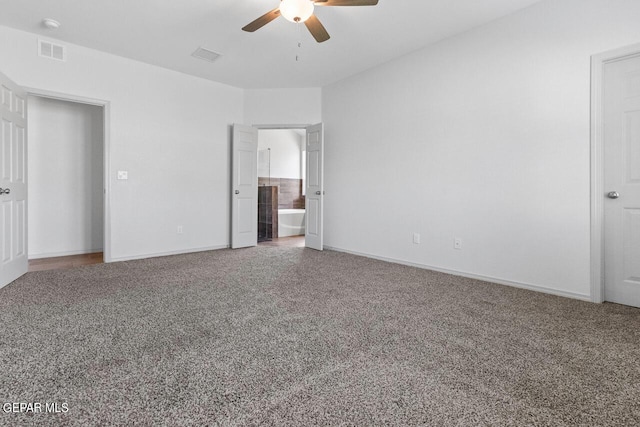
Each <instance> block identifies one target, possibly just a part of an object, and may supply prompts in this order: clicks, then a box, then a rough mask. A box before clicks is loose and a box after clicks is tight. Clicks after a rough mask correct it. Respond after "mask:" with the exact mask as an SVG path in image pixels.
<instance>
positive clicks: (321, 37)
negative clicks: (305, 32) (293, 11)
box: [304, 15, 330, 43]
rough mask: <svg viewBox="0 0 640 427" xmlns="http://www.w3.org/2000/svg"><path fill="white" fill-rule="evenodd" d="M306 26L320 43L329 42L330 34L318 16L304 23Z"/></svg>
mask: <svg viewBox="0 0 640 427" xmlns="http://www.w3.org/2000/svg"><path fill="white" fill-rule="evenodd" d="M304 25H306V26H307V28H308V29H309V32H310V33H311V35H312V36H313V38H314V39H316V41H317V42H318V43H322V42H326V41H327V40H329V38H330V36H329V33H327V30H326V29H325V28H324V26H323V25H322V24H321V23H320V20H319V19H318V17H317V16H316V15H311V16H310V17H309V19H307V20H306V21H304Z"/></svg>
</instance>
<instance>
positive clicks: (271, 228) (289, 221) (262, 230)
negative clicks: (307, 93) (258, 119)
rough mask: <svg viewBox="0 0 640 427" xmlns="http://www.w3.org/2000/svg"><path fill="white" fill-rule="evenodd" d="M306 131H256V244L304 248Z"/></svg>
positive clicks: (299, 129)
mask: <svg viewBox="0 0 640 427" xmlns="http://www.w3.org/2000/svg"><path fill="white" fill-rule="evenodd" d="M306 134H307V133H306V128H286V129H259V130H258V174H257V175H258V244H260V245H265V246H295V247H304V246H305V244H304V241H305V237H304V236H305V222H306V221H305V219H306V211H305V168H306V162H305V157H306Z"/></svg>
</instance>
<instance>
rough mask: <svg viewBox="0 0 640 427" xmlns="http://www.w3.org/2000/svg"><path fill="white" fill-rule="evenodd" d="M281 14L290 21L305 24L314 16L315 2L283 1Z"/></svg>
mask: <svg viewBox="0 0 640 427" xmlns="http://www.w3.org/2000/svg"><path fill="white" fill-rule="evenodd" d="M280 13H281V14H282V16H284V17H285V19H287V20H288V21H291V22H304V21H306V20H307V19H309V17H310V16H311V15H313V2H311V1H310V0H282V2H281V3H280Z"/></svg>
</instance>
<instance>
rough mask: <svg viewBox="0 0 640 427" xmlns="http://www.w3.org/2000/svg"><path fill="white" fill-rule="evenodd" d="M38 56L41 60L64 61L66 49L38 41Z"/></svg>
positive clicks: (44, 41) (51, 43)
mask: <svg viewBox="0 0 640 427" xmlns="http://www.w3.org/2000/svg"><path fill="white" fill-rule="evenodd" d="M38 55H40V56H42V57H43V58H49V59H55V60H57V61H66V59H67V49H66V47H64V46H62V45H60V44H56V43H53V42H50V41H46V40H38Z"/></svg>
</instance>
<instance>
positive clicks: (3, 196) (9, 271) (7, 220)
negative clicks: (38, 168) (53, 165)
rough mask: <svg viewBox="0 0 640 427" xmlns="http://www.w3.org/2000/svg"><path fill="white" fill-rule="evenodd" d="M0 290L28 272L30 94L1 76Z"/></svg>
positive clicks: (0, 74)
mask: <svg viewBox="0 0 640 427" xmlns="http://www.w3.org/2000/svg"><path fill="white" fill-rule="evenodd" d="M0 86H1V87H2V94H0V101H1V102H2V106H1V109H2V129H1V131H2V135H1V136H0V138H1V141H0V144H1V147H0V150H1V151H0V189H1V190H0V244H1V245H2V246H1V247H0V287H3V286H5V285H7V284H8V283H11V282H13V281H14V280H15V279H17V278H18V277H20V276H22V275H23V274H24V273H26V272H27V269H28V260H27V94H26V93H25V92H24V91H23V90H22V88H20V87H19V86H18V85H16V84H15V83H13V82H12V81H11V80H9V79H8V78H7V76H5V75H4V74H2V73H0Z"/></svg>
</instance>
